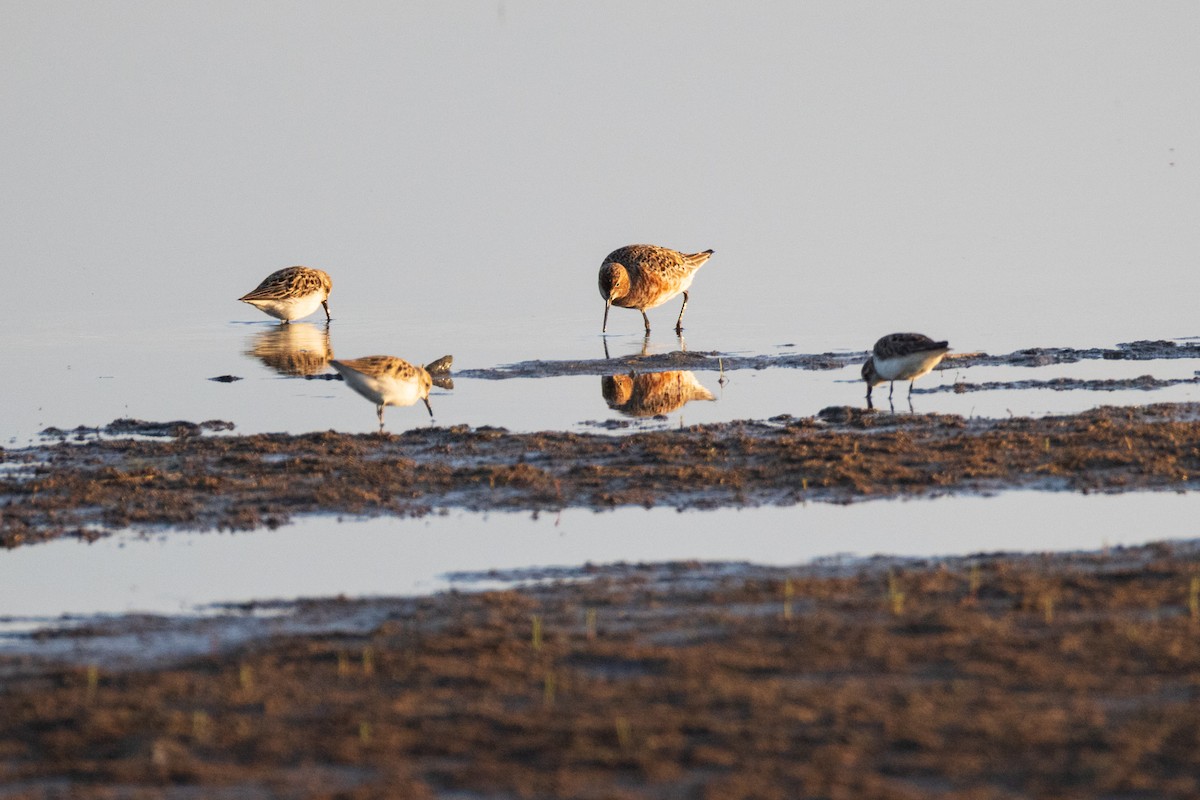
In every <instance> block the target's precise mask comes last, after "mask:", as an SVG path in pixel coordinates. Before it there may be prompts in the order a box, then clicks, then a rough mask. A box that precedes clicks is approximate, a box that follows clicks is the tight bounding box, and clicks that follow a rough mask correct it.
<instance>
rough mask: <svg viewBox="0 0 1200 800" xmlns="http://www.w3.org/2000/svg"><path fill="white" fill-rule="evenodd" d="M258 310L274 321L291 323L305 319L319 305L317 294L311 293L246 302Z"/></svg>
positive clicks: (319, 300) (319, 298) (319, 299)
mask: <svg viewBox="0 0 1200 800" xmlns="http://www.w3.org/2000/svg"><path fill="white" fill-rule="evenodd" d="M246 302H247V303H250V304H251V305H253V306H254V307H255V308H257V309H258V310H260V311H262V312H264V313H267V314H270V315H271V316H272V317H274V318H275V319H282V320H287V321H289V322H290V321H291V320H294V319H300V318H301V317H307V316H308V315H309V314H311V313H313V312H314V311H316V310H317V309H318V308H319V307H320V305H321V295H320V293H319V292H311V293H309V294H306V295H304V296H303V297H285V298H280V299H270V300H247V301H246Z"/></svg>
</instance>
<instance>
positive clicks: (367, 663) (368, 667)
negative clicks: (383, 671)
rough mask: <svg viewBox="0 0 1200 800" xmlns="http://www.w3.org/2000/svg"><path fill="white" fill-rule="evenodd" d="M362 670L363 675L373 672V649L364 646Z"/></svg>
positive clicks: (372, 673)
mask: <svg viewBox="0 0 1200 800" xmlns="http://www.w3.org/2000/svg"><path fill="white" fill-rule="evenodd" d="M362 671H363V675H374V674H375V651H374V650H373V649H371V648H370V647H364V648H363V651H362Z"/></svg>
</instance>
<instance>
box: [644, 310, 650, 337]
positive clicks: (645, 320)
mask: <svg viewBox="0 0 1200 800" xmlns="http://www.w3.org/2000/svg"><path fill="white" fill-rule="evenodd" d="M642 321H643V322H645V323H646V333H649V332H650V318H649V317H647V316H646V309H642Z"/></svg>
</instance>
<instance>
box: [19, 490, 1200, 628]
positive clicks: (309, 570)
mask: <svg viewBox="0 0 1200 800" xmlns="http://www.w3.org/2000/svg"><path fill="white" fill-rule="evenodd" d="M1198 512H1200V495H1196V494H1181V493H1166V492H1153V493H1142V494H1121V495H1096V496H1084V495H1080V494H1063V493H1039V492H1029V491H1019V492H1009V493H1005V494H1002V495H1000V496H998V497H961V496H960V497H944V498H938V499H932V500H930V499H920V500H906V501H872V502H862V503H855V504H852V505H848V506H842V505H830V504H821V503H816V504H808V505H804V506H794V507H785V508H780V507H765V508H756V509H749V510H737V509H720V510H715V511H704V512H676V511H674V510H671V509H653V510H649V511H647V510H645V509H633V508H625V509H618V510H616V511H611V512H603V513H596V512H591V511H583V510H567V511H564V512H562V513H561V514H541V515H538V516H536V517H531V516H530V515H528V514H486V515H484V514H472V513H465V512H457V511H456V512H450V513H448V514H445V515H441V516H438V515H435V516H431V517H426V518H422V519H371V520H346V521H336V520H334V519H331V518H320V517H317V518H305V519H301V520H299V521H297V522H296V523H294V524H292V525H289V526H286V527H284V528H281V529H278V530H275V531H266V530H263V531H256V532H253V533H237V534H216V533H177V532H175V533H170V534H162V535H149V536H146V535H135V534H130V533H125V534H120V535H118V536H114V537H111V538H107V539H101V540H99V541H96V542H93V543H90V544H88V543H83V542H79V541H74V540H57V541H54V542H50V543H47V544H41V545H36V546H27V547H21V548H18V549H16V550H13V551H10V552H7V553H4V554H3V558H0V608H2V609H4V612H3V613H4V618H3V619H2V620H0V622H2V623H3V624H2V625H0V630H7V631H8V632H10V633H11V632H18V631H21V630H26V629H28V628H31V627H38V626H40V625H44V624H47V623H55V622H64V621H65V620H59V619H57V618H58V617H60V616H61V615H72V616H89V615H95V614H117V613H128V612H149V613H157V614H193V613H200V612H204V610H205V609H204V607H205V606H207V605H209V604H214V603H236V602H240V601H244V600H246V599H248V598H254V599H260V600H290V599H295V598H300V597H335V596H338V595H345V596H348V597H359V596H387V595H410V594H423V593H428V592H434V591H439V590H443V589H448V588H454V587H461V588H480V587H481V586H495V585H502V584H503V580H502V577H503V576H500V575H498V576H497V578H496V580H492V581H488V580H487V579H486V578H487V576H486V575H484V576H481V577H482V578H483V580H473V579H471V580H467V579H459V580H456V579H455V578H454V576H453V574H454V573H469V572H482V573H487V572H488V571H491V570H498V571H503V570H513V569H522V568H526V567H533V568H541V567H560V566H565V567H571V566H578V565H582V564H585V563H595V564H602V563H610V562H616V561H626V562H661V561H678V560H701V561H750V562H754V563H760V564H771V565H793V564H803V563H805V562H808V561H811V560H813V559H818V558H826V557H833V556H843V557H851V556H864V557H865V556H872V555H877V554H888V555H900V556H942V555H965V554H970V553H975V552H981V551H988V552H994V551H1038V552H1042V551H1044V552H1052V551H1069V550H1098V549H1101V548H1103V547H1107V546H1119V545H1132V544H1141V543H1144V542H1148V541H1156V540H1162V539H1171V538H1179V539H1183V538H1195V537H1196V535H1197V528H1196V525H1195V523H1194V522H1193V520H1195V519H1196V518H1197V513H1198ZM264 565H270V567H269V568H265V567H264ZM48 575H53V576H54V579H53V580H47V577H46V576H48ZM208 611H209V613H212V611H213V609H209V610H208ZM216 611H220V609H216Z"/></svg>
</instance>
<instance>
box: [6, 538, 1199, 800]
mask: <svg viewBox="0 0 1200 800" xmlns="http://www.w3.org/2000/svg"><path fill="white" fill-rule="evenodd" d="M1198 576H1200V548H1198V547H1197V545H1196V544H1195V543H1172V544H1163V545H1152V546H1146V547H1138V548H1129V549H1116V550H1113V551H1110V552H1105V553H1091V554H1065V555H1056V556H1038V555H1029V556H982V555H981V556H975V557H970V558H955V559H937V560H910V561H886V560H878V561H877V560H870V561H865V562H850V563H845V564H824V565H820V564H819V565H814V566H809V567H798V568H792V569H775V568H761V567H753V566H747V565H705V564H694V563H679V564H663V565H656V566H646V567H607V568H598V569H596V570H592V571H591V574H590V576H589V580H586V581H583V582H579V581H578V580H569V581H567V582H561V583H552V584H549V585H540V586H534V587H530V588H525V589H518V590H511V591H502V592H486V593H480V594H471V593H468V594H460V593H449V594H443V595H438V596H434V597H422V598H410V599H404V598H397V599H388V600H362V601H357V600H353V601H352V600H343V601H338V600H331V601H304V602H302V603H299V604H296V606H295V608H294V610H293V611H294V614H293V617H292V618H290V619H288V618H285V619H284V620H283V621H280V620H276V621H275V622H273V623H271V624H274V625H275V626H276V628H277V630H276V632H275V633H269V632H267V631H266V629H265V628H262V629H253V628H251V630H256V633H255V635H251V636H246V635H241V636H239V635H238V633H237V631H238V630H245V629H246V626H247V625H251V624H252V623H255V621H256V618H255V617H254V616H253V615H250V616H246V617H243V618H241V619H239V618H237V617H232V618H229V619H221V620H206V621H199V622H193V623H178V622H177V623H171V622H170V621H169V620H155V619H137V618H124V619H121V620H118V621H115V622H111V623H107V624H104V625H99V626H96V627H94V628H92V629H88V630H77V631H71V632H66V631H60V632H56V633H49V634H46V635H45V636H44V638H43V639H42V644H43V645H45V646H46V649H48V650H51V649H53V648H52V647H51V646H52V645H54V644H56V643H58V644H62V645H64V646H65V647H66V649H65V650H64V649H63V648H59V652H60V654H61V653H67V654H68V655H65V656H64V657H62V658H57V659H46V658H42V657H38V656H31V655H2V654H0V674H3V676H4V681H3V682H2V684H0V686H2V688H0V798H22V799H23V800H24V799H27V798H51V797H64V796H70V797H72V798H84V799H85V800H87V799H90V798H96V799H97V800H99V799H101V798H104V799H107V798H118V797H139V798H180V800H182V798H190V797H197V796H204V797H230V798H232V797H238V798H243V799H245V798H250V799H252V800H253V799H256V798H268V797H270V798H318V797H319V798H383V797H406V798H432V797H471V798H475V797H487V798H518V797H533V798H579V800H585V799H586V800H590V799H592V798H621V799H623V800H642V799H646V800H649V799H650V798H655V799H658V798H662V799H663V800H666V799H668V798H698V799H701V800H703V799H707V798H712V800H717V799H718V798H720V799H721V800H726V799H727V798H779V800H783V799H784V798H795V797H824V798H846V799H847V800H849V799H850V798H863V797H871V798H883V799H885V800H886V799H890V798H894V799H895V800H914V799H915V798H980V799H981V800H982V799H984V798H986V799H988V800H993V799H994V800H1002V799H1003V800H1007V799H1008V798H1018V797H1031V798H1051V797H1053V798H1093V797H1108V798H1142V797H1155V798H1190V797H1195V796H1196V795H1197V793H1200V779H1198V778H1197V776H1200V747H1198V746H1197V745H1198V744H1200V577H1198ZM563 577H565V578H574V577H577V576H572V575H564V576H563ZM242 610H243V611H244V612H247V613H249V612H253V611H256V610H270V609H255V608H254V607H251V606H248V607H246V608H245V609H242ZM259 624H263V625H265V624H266V623H265V622H260V623H259ZM289 624H290V625H291V628H290V629H289V628H288V627H287V626H288V625H289ZM306 626H308V627H306ZM184 628H186V629H187V630H186V631H185V632H190V633H191V634H192V638H193V640H194V641H196V642H198V643H200V647H199V649H198V650H197V651H196V652H193V653H188V654H184V655H181V654H180V652H179V651H178V650H177V651H176V652H175V654H174V656H173V657H171V658H167V659H160V660H159V661H157V662H154V663H147V662H146V660H145V658H142V660H141V661H138V662H134V663H127V664H124V665H117V664H114V663H112V662H111V661H109V660H106V659H105V658H104V657H103V655H102V653H103V648H102V647H96V646H93V645H94V644H95V643H96V642H97V641H99V640H102V639H104V638H105V637H120V636H125V637H126V638H127V644H126V645H125V647H126V650H127V651H128V650H131V649H132V650H137V651H139V652H144V653H151V652H153V651H154V650H155V647H154V642H155V641H156V638H157V637H162V638H169V637H171V636H173V635H178V634H179V633H180V629H184ZM134 642H136V643H137V646H136V647H131V645H132V644H133V643H134ZM205 644H206V645H207V647H205V646H204V645H205ZM71 653H73V654H74V657H71V655H69V654H71ZM98 654H100V655H98ZM64 659H65V660H64Z"/></svg>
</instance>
